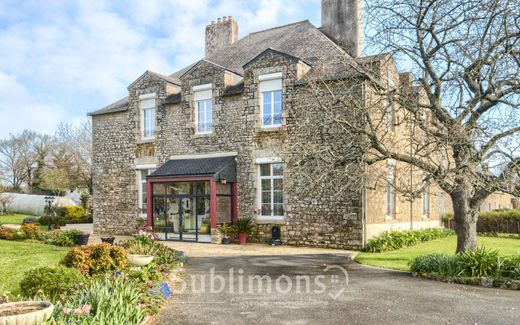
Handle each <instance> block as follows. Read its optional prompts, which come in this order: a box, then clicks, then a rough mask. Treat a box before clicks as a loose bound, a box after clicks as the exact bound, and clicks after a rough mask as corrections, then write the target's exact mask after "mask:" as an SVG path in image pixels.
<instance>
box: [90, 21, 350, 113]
mask: <svg viewBox="0 0 520 325" xmlns="http://www.w3.org/2000/svg"><path fill="white" fill-rule="evenodd" d="M267 49H272V50H275V51H278V52H281V53H285V54H286V55H289V56H292V57H295V58H298V59H300V60H303V61H304V62H306V63H307V64H308V65H310V66H312V67H315V68H316V69H314V71H313V70H312V69H311V71H310V73H309V76H314V77H320V76H323V75H342V74H344V73H345V71H344V68H343V71H338V70H337V69H338V68H339V67H344V65H342V64H338V63H339V62H340V61H345V60H347V61H349V62H352V63H353V64H354V65H356V63H355V61H354V60H353V59H352V58H351V57H350V56H349V55H348V54H347V53H346V52H345V51H344V50H343V49H342V48H341V47H339V46H338V45H337V44H336V43H334V42H333V41H332V40H331V39H330V38H328V37H327V36H326V35H325V34H323V33H322V32H321V31H320V30H319V28H317V27H316V26H314V25H313V24H311V23H310V22H309V21H308V20H304V21H300V22H296V23H292V24H288V25H283V26H279V27H274V28H270V29H266V30H262V31H259V32H255V33H251V34H249V35H247V36H245V37H243V38H241V39H239V40H238V41H237V42H235V43H233V44H230V45H229V46H227V47H225V48H223V49H221V50H220V51H218V52H215V53H213V54H211V55H209V56H207V57H205V58H204V60H206V61H208V62H211V63H213V64H216V65H218V66H221V67H223V68H225V69H227V70H229V71H232V72H234V73H236V74H239V75H242V74H243V72H244V68H243V67H244V66H245V65H246V64H247V63H248V62H250V61H251V60H253V59H254V58H255V57H257V56H258V55H259V54H261V53H262V52H264V51H266V50H267ZM200 62H201V61H200V60H199V61H197V62H194V63H193V64H191V65H189V66H187V67H185V68H183V69H181V70H179V71H177V72H175V73H173V74H171V75H169V76H168V78H171V81H170V82H174V83H177V82H178V80H179V79H180V77H181V76H182V75H184V74H185V73H186V72H187V71H189V70H190V69H191V68H193V67H194V66H195V65H197V64H198V63H200ZM157 75H159V74H157ZM159 76H161V77H164V76H162V75H159ZM237 89H238V88H237ZM234 90H235V91H236V89H234ZM173 98H176V97H172V98H171V99H173ZM115 104H116V103H114V104H112V105H109V106H107V107H105V108H103V109H101V110H99V111H96V112H94V113H91V114H90V115H99V114H106V113H112V112H118V111H122V110H123V109H122V107H123V105H122V104H121V103H120V105H119V106H118V108H117V109H115V110H111V109H110V107H112V106H114V105H115Z"/></svg>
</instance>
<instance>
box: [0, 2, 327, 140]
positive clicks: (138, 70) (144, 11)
mask: <svg viewBox="0 0 520 325" xmlns="http://www.w3.org/2000/svg"><path fill="white" fill-rule="evenodd" d="M310 7H312V8H314V10H316V9H318V7H319V1H317V0H303V1H297V2H294V1H291V2H290V1H288V0H279V1H269V0H260V1H240V0H221V1H207V0H190V1H186V0H164V1H158V0H157V1H142V0H127V1H117V2H116V1H109V0H100V1H89V0H84V1H75V2H72V1H66V0H54V1H47V2H46V4H45V6H42V5H40V3H38V2H35V1H17V0H6V1H2V2H1V3H0V44H2V46H0V57H2V60H0V72H1V75H0V78H2V79H1V82H0V94H2V98H0V103H1V104H2V106H0V110H1V113H2V119H1V121H0V126H1V129H0V137H3V136H5V134H6V133H9V132H19V131H21V130H22V129H24V128H30V129H35V130H50V131H52V130H53V127H52V124H53V123H56V122H59V121H60V119H62V120H61V121H64V122H67V121H72V120H77V119H78V118H82V117H84V116H85V114H86V112H88V111H92V110H94V109H98V108H100V107H103V106H105V105H107V104H109V103H111V102H113V101H115V100H117V99H119V98H121V97H123V96H125V95H126V86H127V85H128V84H130V83H131V82H132V81H133V80H135V79H136V78H137V77H138V76H140V75H141V74H142V73H143V72H144V71H145V70H147V69H149V70H154V71H157V72H160V73H164V74H169V73H172V72H174V71H176V70H178V69H180V68H182V67H184V66H186V65H188V64H190V63H192V62H194V61H196V60H198V59H200V58H201V57H203V55H204V29H205V26H206V25H207V24H208V23H209V22H210V21H211V20H215V19H216V18H217V17H222V16H228V15H233V16H234V17H235V19H236V20H237V21H238V24H239V30H240V35H241V37H243V36H245V35H246V34H247V33H249V32H253V31H257V30H260V29H264V28H269V27H273V26H276V25H280V24H286V23H290V22H293V21H296V20H301V19H305V18H306V16H308V15H309V12H310V11H309V8H310ZM7 9H8V10H7ZM10 93H16V94H17V95H16V96H11V97H8V98H4V96H3V94H10ZM13 98H16V100H14V99H13ZM22 106H23V107H22ZM17 109H19V110H23V111H24V112H27V113H29V112H30V113H31V116H26V117H25V118H24V119H22V118H20V117H19V116H17V114H12V115H11V114H6V113H8V112H12V111H13V110H17ZM32 116H37V117H38V119H35V118H33V117H32ZM40 125H45V127H44V128H40Z"/></svg>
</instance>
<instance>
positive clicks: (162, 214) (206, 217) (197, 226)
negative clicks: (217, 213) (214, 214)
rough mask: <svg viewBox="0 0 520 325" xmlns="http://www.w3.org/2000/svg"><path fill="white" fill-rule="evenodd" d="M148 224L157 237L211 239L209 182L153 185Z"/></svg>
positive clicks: (193, 239) (201, 240)
mask: <svg viewBox="0 0 520 325" xmlns="http://www.w3.org/2000/svg"><path fill="white" fill-rule="evenodd" d="M152 227H153V231H154V232H155V233H156V234H157V235H158V236H159V238H160V239H161V240H183V241H199V242H211V234H210V189H209V182H208V181H206V182H172V183H155V184H153V225H152Z"/></svg>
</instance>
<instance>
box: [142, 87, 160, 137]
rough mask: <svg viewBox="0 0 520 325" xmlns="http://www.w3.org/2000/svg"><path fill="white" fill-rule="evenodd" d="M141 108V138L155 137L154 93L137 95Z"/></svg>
mask: <svg viewBox="0 0 520 325" xmlns="http://www.w3.org/2000/svg"><path fill="white" fill-rule="evenodd" d="M139 107H140V110H141V138H142V139H143V140H149V139H153V138H155V124H156V120H155V93H153V94H146V95H141V96H139Z"/></svg>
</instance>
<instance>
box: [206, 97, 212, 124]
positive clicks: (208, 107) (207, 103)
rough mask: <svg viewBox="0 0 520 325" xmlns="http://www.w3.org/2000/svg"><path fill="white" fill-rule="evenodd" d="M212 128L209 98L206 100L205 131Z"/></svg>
mask: <svg viewBox="0 0 520 325" xmlns="http://www.w3.org/2000/svg"><path fill="white" fill-rule="evenodd" d="M212 130H213V104H212V103H211V99H208V100H206V132H211V131H212Z"/></svg>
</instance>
